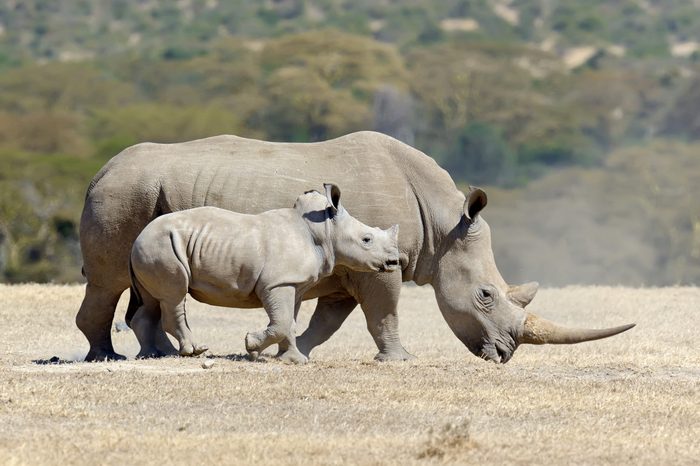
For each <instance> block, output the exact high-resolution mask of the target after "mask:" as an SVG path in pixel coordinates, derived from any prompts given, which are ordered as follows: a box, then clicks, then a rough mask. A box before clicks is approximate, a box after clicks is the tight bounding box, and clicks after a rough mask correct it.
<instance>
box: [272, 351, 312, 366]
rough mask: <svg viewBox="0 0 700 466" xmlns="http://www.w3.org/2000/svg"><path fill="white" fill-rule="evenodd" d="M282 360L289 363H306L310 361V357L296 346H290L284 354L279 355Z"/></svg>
mask: <svg viewBox="0 0 700 466" xmlns="http://www.w3.org/2000/svg"><path fill="white" fill-rule="evenodd" d="M277 357H278V358H279V360H280V361H282V362H286V363H289V364H306V363H307V362H309V358H307V357H306V356H304V355H303V354H301V352H299V350H297V349H296V348H290V349H288V350H287V351H285V352H284V353H282V354H279V355H278V356H277Z"/></svg>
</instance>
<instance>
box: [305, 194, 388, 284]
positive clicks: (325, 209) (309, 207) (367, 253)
mask: <svg viewBox="0 0 700 466" xmlns="http://www.w3.org/2000/svg"><path fill="white" fill-rule="evenodd" d="M323 186H324V188H325V196H324V195H322V194H321V193H319V192H317V191H309V192H307V193H305V194H303V195H301V196H299V198H298V199H297V202H296V204H295V207H296V208H297V209H299V210H301V211H302V215H303V217H304V219H305V220H306V221H307V222H308V223H309V226H310V227H311V230H312V231H313V232H314V234H315V236H317V237H318V236H321V238H318V239H321V240H322V241H323V242H324V243H325V244H327V245H329V246H330V247H331V248H332V251H333V254H334V256H335V263H336V265H343V266H345V267H348V268H350V269H352V270H356V271H358V272H391V271H394V270H399V246H398V241H399V226H398V225H394V226H393V227H391V228H389V229H387V230H382V229H381V228H374V227H370V226H367V225H365V224H364V223H362V222H360V221H359V220H357V219H356V218H355V217H353V216H352V215H350V214H349V213H348V211H347V210H345V208H344V207H343V206H342V205H341V204H340V188H338V186H336V185H334V184H324V185H323Z"/></svg>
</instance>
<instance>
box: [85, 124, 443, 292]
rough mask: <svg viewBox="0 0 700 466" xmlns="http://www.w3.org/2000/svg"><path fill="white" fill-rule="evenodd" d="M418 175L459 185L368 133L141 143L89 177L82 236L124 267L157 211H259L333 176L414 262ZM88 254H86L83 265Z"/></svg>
mask: <svg viewBox="0 0 700 466" xmlns="http://www.w3.org/2000/svg"><path fill="white" fill-rule="evenodd" d="M433 178H435V180H433ZM416 180H420V183H424V184H426V185H427V186H430V185H431V184H435V183H438V184H441V185H444V184H445V183H447V185H448V186H446V187H444V188H440V189H447V190H448V191H449V190H455V187H454V183H453V182H452V180H451V179H450V178H449V175H447V174H446V172H444V170H442V169H440V168H439V167H438V166H437V164H435V163H434V162H433V161H432V159H430V158H429V157H427V156H425V155H424V154H422V153H421V152H419V151H417V150H415V149H413V148H411V147H410V146H407V145H405V144H403V143H400V142H398V141H396V140H394V139H393V138H390V137H388V136H385V135H382V134H379V133H373V132H360V133H353V134H350V135H347V136H344V137H340V138H337V139H333V140H330V141H324V142H318V143H273V142H264V141H258V140H253V139H246V138H240V137H236V136H217V137H212V138H206V139H200V140H196V141H190V142H185V143H177V144H151V143H147V144H139V145H136V146H133V147H131V148H129V149H126V150H125V151H123V152H122V153H120V154H119V155H117V156H115V157H114V158H113V159H112V160H111V161H110V162H109V163H108V164H107V165H106V166H105V167H104V168H103V170H101V171H100V173H98V175H97V176H96V177H95V180H93V183H91V186H90V189H89V192H88V195H87V198H86V205H85V210H84V215H83V223H84V224H85V226H84V227H83V225H82V224H81V237H82V236H83V235H84V236H85V237H86V240H85V241H86V242H87V243H93V242H97V243H98V244H100V245H104V244H105V240H107V239H109V244H110V245H114V247H113V248H111V249H110V252H102V253H100V252H96V253H95V254H97V255H99V254H103V255H104V254H110V255H111V256H112V258H114V259H116V262H117V263H121V264H122V265H123V270H124V272H125V271H126V264H127V261H128V250H129V248H130V246H131V243H133V240H134V239H135V238H136V236H137V235H138V233H139V232H140V231H141V229H142V228H143V227H144V226H145V225H146V224H147V223H148V222H149V221H150V220H151V219H152V218H154V217H156V216H158V215H161V214H164V213H168V212H173V211H178V210H184V209H188V208H192V207H199V206H205V205H212V206H217V207H221V208H224V209H228V210H232V211H236V212H242V213H250V214H257V213H260V212H263V211H266V210H270V209H275V208H282V207H290V206H292V205H293V203H294V200H295V199H296V197H297V196H298V195H299V194H300V193H301V192H304V191H306V190H309V189H320V187H321V185H322V183H324V182H332V183H336V184H338V185H339V186H340V187H341V189H342V190H343V199H342V202H343V204H344V206H345V207H346V208H347V209H348V211H349V212H350V213H351V214H352V215H353V216H355V217H356V218H357V219H358V220H360V221H362V222H364V223H366V224H368V225H372V226H378V227H381V228H387V227H389V226H391V225H393V224H395V223H398V224H399V225H400V231H401V234H400V244H399V247H400V251H401V256H402V263H403V262H407V265H408V266H409V267H410V265H411V264H415V259H416V257H415V256H416V255H417V254H419V253H420V251H421V247H422V243H423V236H424V232H425V228H424V225H423V221H424V220H423V216H422V213H421V212H420V210H419V199H417V193H421V192H424V191H425V189H426V188H423V187H418V186H416V183H417V181H416ZM449 185H451V187H450V186H449ZM81 241H82V239H81ZM83 246H84V247H85V245H83ZM100 247H102V246H100ZM88 249H89V247H88ZM90 255H91V252H90V251H87V254H86V252H84V258H85V259H86V269H87V268H88V264H87V262H88V261H89V260H90V257H88V256H90ZM119 256H121V257H119ZM105 259H106V258H105ZM88 272H89V270H88ZM407 279H410V276H409V277H407Z"/></svg>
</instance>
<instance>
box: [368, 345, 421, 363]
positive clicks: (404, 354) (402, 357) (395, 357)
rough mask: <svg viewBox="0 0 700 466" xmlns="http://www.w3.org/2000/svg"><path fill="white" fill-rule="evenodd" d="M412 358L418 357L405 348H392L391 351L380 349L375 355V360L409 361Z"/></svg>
mask: <svg viewBox="0 0 700 466" xmlns="http://www.w3.org/2000/svg"><path fill="white" fill-rule="evenodd" d="M411 359H416V357H415V356H414V355H412V354H411V353H409V352H408V351H406V350H405V349H403V348H400V349H396V350H390V351H380V352H379V353H377V355H376V356H375V357H374V360H375V361H380V362H387V361H409V360H411Z"/></svg>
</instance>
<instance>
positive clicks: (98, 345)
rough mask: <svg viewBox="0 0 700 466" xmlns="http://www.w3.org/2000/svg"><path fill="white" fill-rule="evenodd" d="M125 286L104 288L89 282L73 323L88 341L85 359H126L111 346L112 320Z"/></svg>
mask: <svg viewBox="0 0 700 466" xmlns="http://www.w3.org/2000/svg"><path fill="white" fill-rule="evenodd" d="M125 289H126V287H122V288H121V289H118V288H106V287H101V286H97V285H95V284H92V283H89V282H88V284H87V286H86V287H85V297H84V298H83V302H82V304H81V305H80V310H79V311H78V314H77V315H76V316H75V323H76V325H77V326H78V328H79V329H80V331H81V332H83V334H84V335H85V337H86V338H87V340H88V342H89V343H90V351H89V352H88V354H87V356H85V361H105V360H119V359H126V357H124V356H122V355H121V354H117V353H115V352H114V346H112V333H111V332H112V321H113V320H114V310H115V309H116V307H117V302H118V301H119V296H121V294H122V291H124V290H125Z"/></svg>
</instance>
